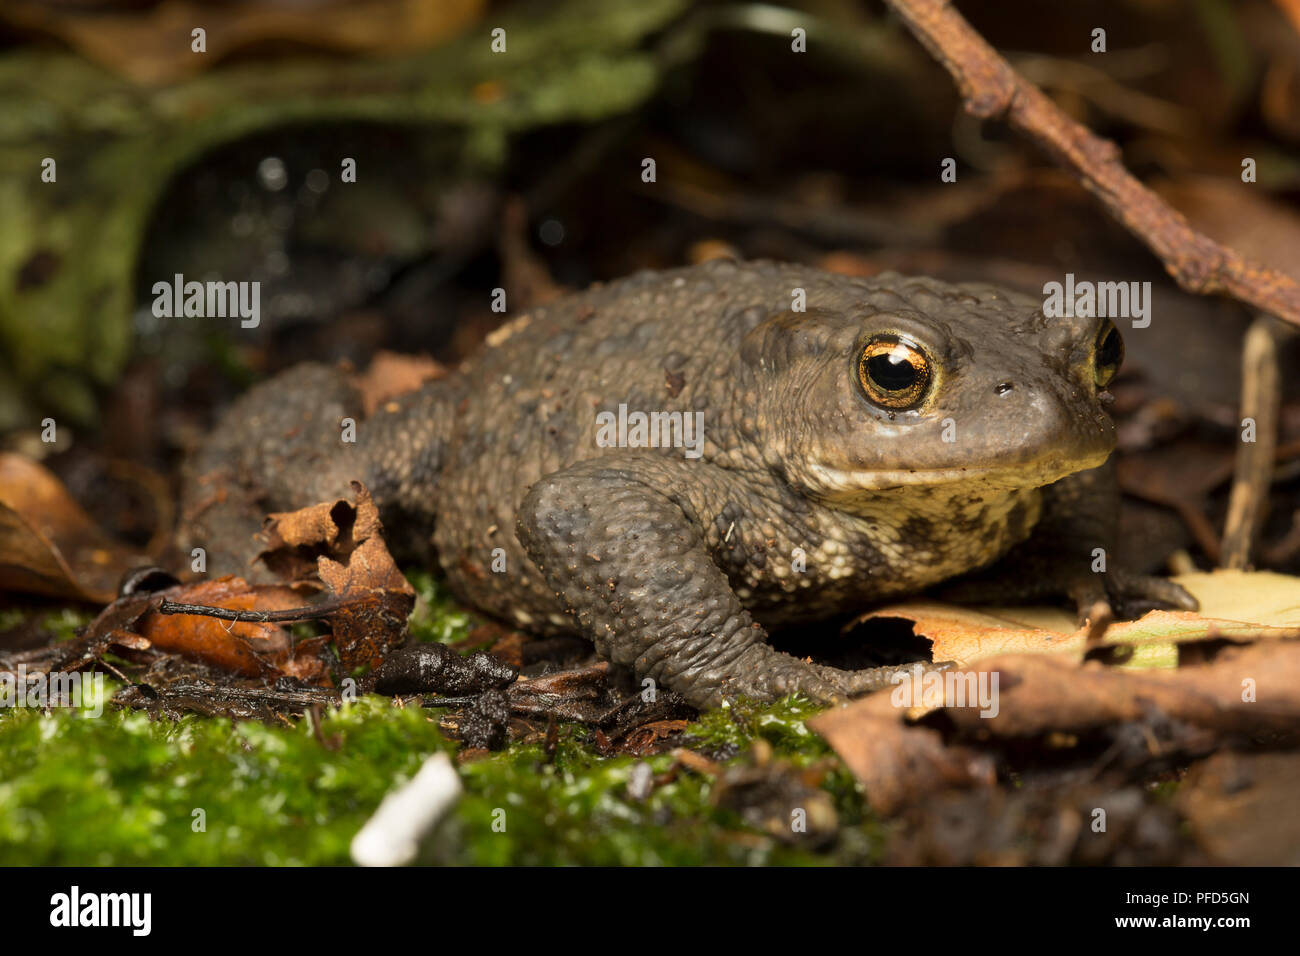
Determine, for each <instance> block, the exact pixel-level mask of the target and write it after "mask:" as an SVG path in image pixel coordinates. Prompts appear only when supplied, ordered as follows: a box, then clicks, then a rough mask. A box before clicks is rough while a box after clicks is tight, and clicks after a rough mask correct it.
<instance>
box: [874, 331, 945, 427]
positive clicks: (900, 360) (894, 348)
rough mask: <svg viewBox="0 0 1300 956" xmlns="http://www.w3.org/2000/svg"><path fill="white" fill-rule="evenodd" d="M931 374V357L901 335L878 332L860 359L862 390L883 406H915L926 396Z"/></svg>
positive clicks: (900, 408)
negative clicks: (879, 333) (901, 337)
mask: <svg viewBox="0 0 1300 956" xmlns="http://www.w3.org/2000/svg"><path fill="white" fill-rule="evenodd" d="M930 378H931V375H930V360H929V358H927V357H926V355H925V353H924V352H922V351H921V350H920V349H919V348H917V347H916V346H915V345H913V344H911V343H910V342H906V341H904V340H903V339H900V338H899V337H898V336H897V335H878V336H876V337H875V338H874V339H872V340H871V341H870V342H868V343H867V347H866V348H865V349H863V350H862V355H861V357H860V358H859V359H858V381H860V382H861V383H862V390H863V391H864V392H866V394H867V398H869V399H871V401H873V402H875V403H876V404H877V405H880V406H881V407H883V408H889V409H895V410H902V409H906V408H915V407H916V406H917V405H919V404H921V400H922V399H924V398H925V395H926V392H927V391H928V390H929V388H930Z"/></svg>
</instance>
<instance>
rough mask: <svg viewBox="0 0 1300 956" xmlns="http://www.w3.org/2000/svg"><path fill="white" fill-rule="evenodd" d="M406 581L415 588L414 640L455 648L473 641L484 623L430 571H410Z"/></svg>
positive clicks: (411, 627)
mask: <svg viewBox="0 0 1300 956" xmlns="http://www.w3.org/2000/svg"><path fill="white" fill-rule="evenodd" d="M404 573H405V574H406V579H407V580H408V581H410V582H411V586H412V587H413V588H415V611H414V612H413V613H412V614H411V620H410V629H411V637H412V638H414V639H415V640H417V641H436V642H437V643H439V644H454V643H456V642H457V641H463V640H465V639H466V638H467V637H469V632H470V631H472V630H473V629H474V628H475V627H477V626H478V625H479V624H482V623H483V619H482V618H480V617H478V616H477V615H475V614H473V613H472V612H470V611H468V610H466V609H465V607H464V605H462V604H460V603H459V602H458V601H457V600H456V599H455V598H454V597H452V594H451V591H450V590H449V589H448V588H447V585H446V584H445V583H444V582H443V580H442V579H441V578H438V577H434V576H433V575H432V574H430V573H429V572H428V571H422V570H409V569H408V570H407V571H405V572H404Z"/></svg>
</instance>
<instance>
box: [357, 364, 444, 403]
mask: <svg viewBox="0 0 1300 956" xmlns="http://www.w3.org/2000/svg"><path fill="white" fill-rule="evenodd" d="M446 374H447V367H446V366H445V365H443V364H442V363H440V362H436V361H434V360H433V359H432V358H430V357H429V356H427V355H402V354H400V353H398V352H385V351H379V352H376V353H375V357H374V358H372V359H371V360H370V365H369V367H368V368H367V369H366V370H365V372H364V373H362V374H360V375H355V376H353V378H352V384H353V385H355V386H356V389H357V391H358V392H360V393H361V406H362V408H363V409H364V410H365V413H366V417H367V418H369V417H370V416H371V415H373V414H374V413H375V411H376V410H378V409H379V408H380V407H381V406H382V405H383V404H384V403H386V402H389V401H392V400H393V399H394V398H397V397H398V396H399V395H404V394H406V393H407V392H413V391H415V390H416V389H418V388H419V387H420V386H421V385H423V384H424V383H425V382H431V381H433V380H434V379H439V378H442V377H443V376H444V375H446Z"/></svg>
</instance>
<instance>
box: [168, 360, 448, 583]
mask: <svg viewBox="0 0 1300 956" xmlns="http://www.w3.org/2000/svg"><path fill="white" fill-rule="evenodd" d="M438 384H440V383H433V386H436V385H438ZM433 386H426V387H425V388H423V389H419V390H417V391H415V392H411V393H408V394H406V395H403V396H401V397H400V398H398V399H395V400H394V401H392V402H389V403H387V407H386V408H385V409H382V410H381V411H379V412H378V413H376V414H375V415H374V416H372V417H371V418H370V419H368V420H363V403H362V400H361V396H360V395H359V393H358V392H357V389H356V388H355V387H354V385H353V384H352V382H351V380H350V378H349V376H348V375H347V374H346V373H345V372H344V371H342V370H341V369H338V368H336V367H333V366H328V365H321V364H316V363H307V364H303V365H297V366H294V367H293V368H291V369H289V370H288V371H286V372H284V373H282V374H280V375H278V376H276V377H275V378H273V379H270V380H269V381H267V382H264V383H262V384H260V385H258V386H256V387H254V388H252V389H250V390H249V391H248V392H247V393H246V394H245V395H243V396H242V397H241V398H240V399H239V400H238V401H236V402H235V403H234V404H233V405H232V406H231V407H230V408H229V409H228V410H227V411H226V413H225V414H224V415H223V416H222V418H221V420H220V422H219V423H218V425H217V427H216V428H215V429H214V430H213V432H212V434H211V435H210V436H209V438H208V440H207V441H206V442H205V444H204V445H203V446H202V448H201V449H200V450H199V451H198V452H197V453H196V454H195V455H194V456H193V457H192V458H191V459H190V460H189V461H188V462H187V463H186V466H185V472H184V487H183V490H182V518H181V529H180V532H179V534H178V539H177V540H178V543H179V544H180V546H181V548H182V550H183V552H185V553H188V552H190V551H191V549H193V548H196V547H201V548H203V549H204V550H205V552H206V555H207V571H208V573H209V574H239V575H243V576H245V577H249V578H250V579H252V580H266V579H268V572H267V571H266V570H265V569H264V568H262V567H261V566H260V564H257V563H255V562H254V559H255V558H256V556H257V554H258V553H259V552H260V551H261V549H262V547H263V542H261V541H260V540H259V539H258V538H257V537H255V536H256V534H257V532H258V531H259V530H260V529H261V527H262V523H263V520H264V518H265V516H266V515H267V514H268V513H270V512H274V511H292V510H295V509H297V508H303V507H306V506H308V505H312V504H316V503H318V502H325V501H331V500H334V499H339V498H350V497H351V496H352V490H351V482H353V481H360V482H362V483H363V484H365V485H366V487H367V488H368V489H369V491H370V493H371V495H372V496H373V497H374V499H375V501H376V503H377V504H378V505H379V507H380V512H381V515H382V516H383V520H384V524H385V540H386V541H387V542H388V544H389V547H390V549H391V550H393V551H394V552H395V553H397V554H400V555H404V556H411V557H423V554H422V550H424V549H427V542H428V540H429V536H428V531H429V529H430V528H431V527H432V524H433V516H432V508H433V504H432V502H433V498H434V496H433V493H432V492H433V490H434V486H435V484H436V475H437V469H438V466H439V462H440V455H441V448H442V441H443V440H444V438H445V432H446V429H447V428H448V427H449V426H448V415H447V414H446V409H445V405H446V403H445V402H443V401H442V399H441V393H440V392H438V391H437V390H436V389H435V388H434V387H433ZM410 509H415V510H419V511H420V512H421V514H419V515H416V516H411V517H413V518H415V519H418V520H410V521H406V520H403V519H404V518H406V517H407V516H408V515H407V512H408V510H410ZM425 511H428V514H424V513H423V512H425ZM406 532H410V534H409V535H408V534H406ZM408 537H412V538H413V539H418V540H407V538H408Z"/></svg>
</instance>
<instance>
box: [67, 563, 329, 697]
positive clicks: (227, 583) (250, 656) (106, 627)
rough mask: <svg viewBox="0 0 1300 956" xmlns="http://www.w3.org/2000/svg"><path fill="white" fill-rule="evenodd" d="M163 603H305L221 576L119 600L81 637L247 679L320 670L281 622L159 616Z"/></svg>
mask: <svg viewBox="0 0 1300 956" xmlns="http://www.w3.org/2000/svg"><path fill="white" fill-rule="evenodd" d="M164 600H167V601H173V602H175V603H178V604H199V605H204V606H207V607H218V608H225V609H226V610H230V611H280V610H287V609H289V608H294V607H298V606H300V605H301V604H302V596H301V595H300V594H298V593H297V592H295V591H293V590H292V589H290V588H286V587H278V586H273V587H267V586H254V585H250V584H248V583H247V582H246V581H244V580H243V579H241V578H236V577H223V578H218V579H217V580H215V581H203V582H200V583H198V584H182V585H177V586H175V587H171V588H167V589H165V590H162V591H155V592H151V593H139V594H131V595H127V596H125V597H122V598H119V599H118V600H116V601H114V602H113V603H112V604H110V605H109V606H108V607H106V608H105V609H104V610H103V611H101V612H100V614H99V616H98V617H97V618H95V620H94V621H92V622H91V624H90V626H89V627H88V628H87V630H86V635H85V638H84V640H85V641H86V642H87V645H88V646H91V647H93V646H95V645H96V644H97V643H102V642H103V641H104V640H105V639H106V638H111V639H112V643H114V644H117V645H119V646H122V647H128V648H131V649H133V650H146V649H149V648H152V649H153V650H157V651H164V652H167V653H172V654H180V655H182V656H184V657H188V658H191V659H193V660H197V661H202V662H203V663H205V664H210V665H212V666H214V667H219V668H221V669H222V670H226V671H230V672H231V673H235V674H241V675H244V676H246V677H278V676H280V675H282V674H287V675H290V676H293V677H299V678H302V679H304V680H316V679H319V678H320V677H321V676H323V674H324V668H323V667H322V665H321V662H320V660H319V658H318V657H317V654H316V652H317V650H318V647H316V646H314V645H313V644H312V642H309V641H307V642H301V643H299V644H297V645H296V646H295V644H294V642H293V641H292V639H291V637H290V635H289V632H288V631H286V630H285V629H284V628H283V627H280V626H279V625H278V624H267V623H261V622H252V621H239V622H231V621H222V620H218V619H217V618H213V617H205V616H202V615H197V614H162V613H160V612H159V611H158V606H159V604H160V603H161V602H162V601H164Z"/></svg>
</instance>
